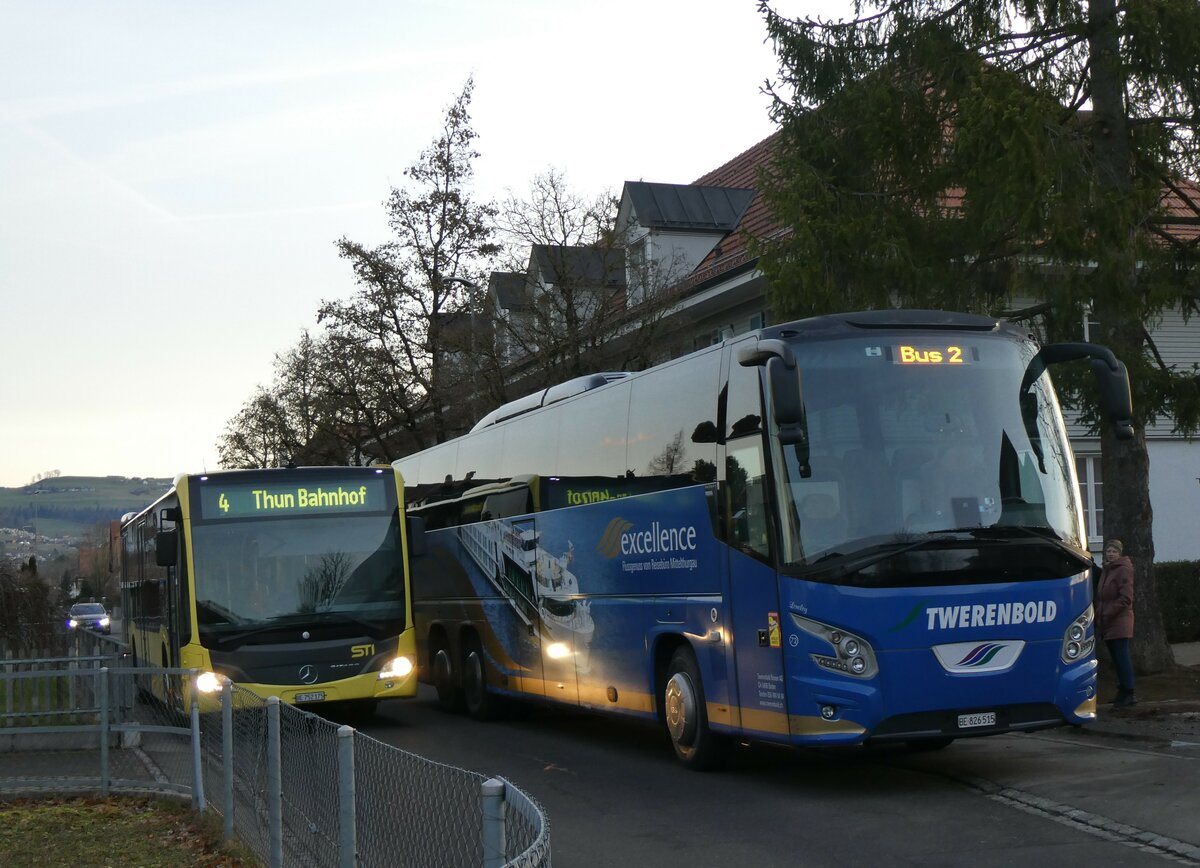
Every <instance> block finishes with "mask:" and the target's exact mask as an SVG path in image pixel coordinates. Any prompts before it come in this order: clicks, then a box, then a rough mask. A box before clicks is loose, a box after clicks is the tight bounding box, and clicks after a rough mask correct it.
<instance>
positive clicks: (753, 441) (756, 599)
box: [721, 345, 788, 738]
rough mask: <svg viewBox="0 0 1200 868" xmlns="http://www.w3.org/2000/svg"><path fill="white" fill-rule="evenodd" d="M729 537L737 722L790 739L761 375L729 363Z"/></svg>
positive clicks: (725, 508)
mask: <svg viewBox="0 0 1200 868" xmlns="http://www.w3.org/2000/svg"><path fill="white" fill-rule="evenodd" d="M728 358H729V361H728V364H729V371H728V388H727V394H726V414H725V419H726V424H725V427H726V447H725V467H724V473H725V476H724V481H723V483H722V486H723V493H722V495H721V509H722V512H723V521H722V524H723V532H724V534H725V536H726V542H727V543H728V549H727V551H728V554H727V557H728V558H729V571H728V575H729V591H728V600H729V608H730V621H731V623H732V626H733V657H734V659H733V664H734V671H735V672H736V677H737V698H736V707H737V709H738V711H739V712H740V714H736V715H735V716H734V720H733V721H732V722H733V723H734V724H735V725H737V724H738V723H739V717H740V726H741V728H742V729H744V730H748V731H752V732H757V733H764V734H769V735H773V736H776V737H780V738H782V737H786V736H787V735H788V714H787V697H786V683H785V676H784V668H783V648H782V641H783V629H782V626H781V621H780V618H781V617H782V615H783V613H782V612H780V610H779V579H778V575H777V573H776V571H775V568H774V567H773V566H772V564H773V548H772V547H773V537H774V533H775V531H774V529H773V525H774V521H773V518H772V511H771V485H770V475H769V473H768V467H767V461H766V456H765V454H764V448H763V411H762V401H761V397H760V389H759V369H758V368H744V367H741V366H740V365H738V364H737V361H736V359H737V345H735V346H734V347H733V348H732V353H731V355H730V356H729V357H728Z"/></svg>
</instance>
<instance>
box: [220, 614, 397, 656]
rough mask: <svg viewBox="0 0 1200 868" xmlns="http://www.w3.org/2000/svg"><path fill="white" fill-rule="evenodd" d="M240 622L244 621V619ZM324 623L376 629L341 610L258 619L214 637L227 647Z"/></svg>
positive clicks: (370, 629) (223, 646) (375, 625)
mask: <svg viewBox="0 0 1200 868" xmlns="http://www.w3.org/2000/svg"><path fill="white" fill-rule="evenodd" d="M242 623H246V622H245V620H243V621H242ZM326 624H348V625H351V626H354V627H357V628H359V629H360V630H362V631H363V632H365V633H366V634H368V635H374V632H375V631H376V630H377V629H378V625H377V624H374V623H372V622H370V621H364V620H362V619H360V618H354V617H352V616H350V615H345V614H342V613H341V612H304V613H296V614H291V615H283V616H281V617H278V618H273V619H271V620H268V621H260V622H258V624H257V626H255V627H253V628H251V629H249V630H243V631H241V632H240V633H231V634H229V635H228V636H221V635H219V634H218V635H217V636H215V637H214V638H215V641H216V642H217V644H218V645H219V646H221V647H222V648H229V647H230V646H238V645H242V644H244V643H245V642H246V640H247V639H250V638H252V637H254V636H262V635H265V634H268V633H277V632H280V631H284V630H303V629H306V628H309V627H321V626H324V625H326Z"/></svg>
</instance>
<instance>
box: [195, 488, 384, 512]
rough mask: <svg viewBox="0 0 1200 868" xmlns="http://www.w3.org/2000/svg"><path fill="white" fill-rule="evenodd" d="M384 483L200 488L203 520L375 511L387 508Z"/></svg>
mask: <svg viewBox="0 0 1200 868" xmlns="http://www.w3.org/2000/svg"><path fill="white" fill-rule="evenodd" d="M387 481H388V480H385V479H384V478H383V477H372V478H370V479H367V478H363V477H359V478H357V479H342V480H339V479H336V478H326V479H314V480H310V481H306V482H295V483H290V484H288V485H279V484H270V483H242V484H237V485H229V484H221V483H219V482H218V483H217V484H215V485H212V486H206V487H203V488H201V489H200V515H199V516H198V518H199V519H200V520H202V521H213V520H217V519H223V518H250V517H269V516H283V515H314V514H318V513H319V514H323V515H328V514H331V513H345V512H378V511H380V510H384V509H387V508H388V499H387Z"/></svg>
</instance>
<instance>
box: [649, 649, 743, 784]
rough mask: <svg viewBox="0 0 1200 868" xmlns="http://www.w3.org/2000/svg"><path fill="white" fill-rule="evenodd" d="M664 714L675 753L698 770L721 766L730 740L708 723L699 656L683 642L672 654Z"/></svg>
mask: <svg viewBox="0 0 1200 868" xmlns="http://www.w3.org/2000/svg"><path fill="white" fill-rule="evenodd" d="M662 708H663V716H664V718H665V722H666V726H667V734H668V735H669V736H670V738H671V746H672V747H674V748H675V756H677V757H678V758H679V761H680V762H682V763H683V764H684V765H685V766H687V767H688V768H690V769H695V770H697V771H706V770H708V769H713V768H717V767H719V766H720V765H721V764H722V763H723V762H724V759H725V755H726V753H727V751H728V746H729V742H728V739H727V738H726V737H725V736H722V735H719V734H718V733H715V732H713V731H712V730H711V729H710V728H709V726H708V711H707V707H706V705H705V699H704V683H703V681H702V680H701V678H700V667H699V665H697V663H696V655H695V654H694V653H693V652H692V649H691V647H690V646H688V645H680V646H679V647H678V648H676V649H675V653H674V654H672V655H671V662H670V664H669V665H668V667H667V678H666V681H665V682H664V684H663V688H662Z"/></svg>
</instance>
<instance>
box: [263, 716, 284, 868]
mask: <svg viewBox="0 0 1200 868" xmlns="http://www.w3.org/2000/svg"><path fill="white" fill-rule="evenodd" d="M279 736H280V726H279V697H278V696H269V697H267V817H268V822H269V823H270V828H269V829H268V830H267V831H268V833H269V835H270V854H269V855H270V862H269V863H268V864H269V865H270V866H271V868H283V761H282V755H281V750H280V738H279Z"/></svg>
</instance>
